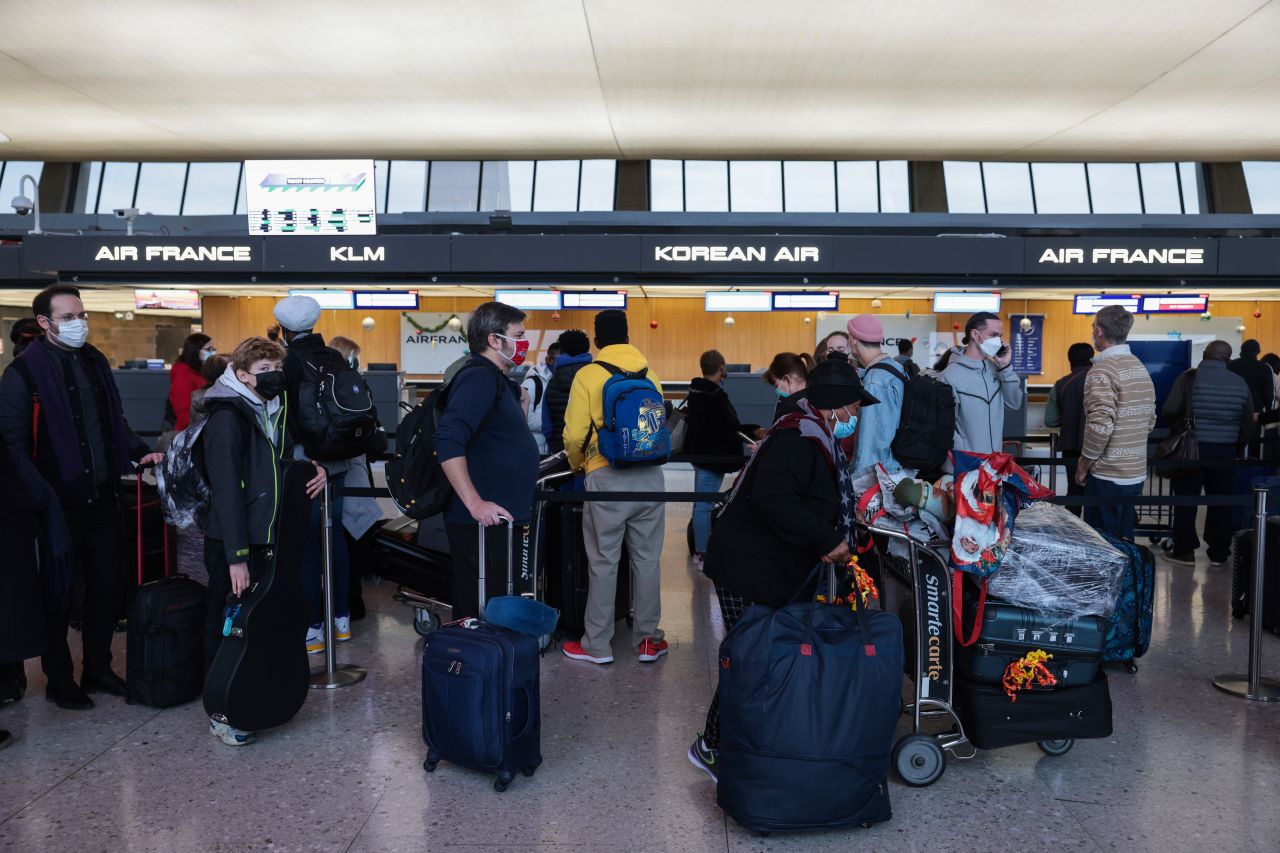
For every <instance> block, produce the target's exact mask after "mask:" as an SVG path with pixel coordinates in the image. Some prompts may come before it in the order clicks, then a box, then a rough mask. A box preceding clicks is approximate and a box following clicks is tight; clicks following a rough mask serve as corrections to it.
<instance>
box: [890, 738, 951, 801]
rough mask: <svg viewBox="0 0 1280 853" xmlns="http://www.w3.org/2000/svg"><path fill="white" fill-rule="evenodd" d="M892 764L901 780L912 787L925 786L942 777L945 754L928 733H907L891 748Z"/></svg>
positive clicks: (945, 760)
mask: <svg viewBox="0 0 1280 853" xmlns="http://www.w3.org/2000/svg"><path fill="white" fill-rule="evenodd" d="M893 766H894V767H896V768H898V775H899V776H901V777H902V781H903V782H906V783H907V784H908V785H910V786H911V787H913V788H925V787H928V786H929V785H932V784H933V783H934V782H937V781H938V780H939V779H941V778H942V771H944V770H946V769H947V756H946V755H945V754H944V753H943V751H942V747H940V746H938V742H937V741H936V740H934V739H933V738H931V737H929V736H928V735H907V736H906V737H904V738H903V739H902V740H900V741H898V745H897V746H895V747H894V748H893Z"/></svg>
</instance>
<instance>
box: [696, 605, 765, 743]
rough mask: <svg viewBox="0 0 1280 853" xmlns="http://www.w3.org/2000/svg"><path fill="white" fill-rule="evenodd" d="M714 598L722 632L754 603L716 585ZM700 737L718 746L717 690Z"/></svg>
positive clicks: (718, 702) (731, 626) (726, 631)
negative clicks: (717, 607) (722, 627)
mask: <svg viewBox="0 0 1280 853" xmlns="http://www.w3.org/2000/svg"><path fill="white" fill-rule="evenodd" d="M716 598H717V599H719V600H720V616H721V617H722V618H723V619H724V632H725V633H726V634H728V633H729V632H730V631H732V630H733V626H734V625H737V624H738V620H739V619H741V618H742V614H743V613H745V612H746V611H747V608H748V607H750V606H751V605H752V604H753V603H754V602H751V601H747V600H746V599H745V598H742V597H741V596H738V595H734V594H733V593H731V592H729V591H728V590H726V589H725V588H724V587H721V586H717V587H716ZM702 739H703V741H705V742H706V744H707V746H708V747H710V748H711V749H717V748H719V746H720V691H719V690H717V691H716V695H715V697H714V698H712V700H711V707H710V708H708V709H707V723H706V726H705V727H704V728H703V730H702Z"/></svg>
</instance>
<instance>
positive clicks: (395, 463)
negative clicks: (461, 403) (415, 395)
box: [387, 362, 506, 518]
mask: <svg viewBox="0 0 1280 853" xmlns="http://www.w3.org/2000/svg"><path fill="white" fill-rule="evenodd" d="M482 366H483V365H479V364H476V363H475V362H471V363H469V364H466V365H464V366H463V367H462V369H461V370H459V371H458V372H457V373H455V374H454V375H453V379H452V380H450V382H449V383H448V384H445V385H441V386H440V387H439V388H437V389H435V390H434V391H432V392H431V393H430V394H428V395H427V398H426V399H425V400H423V401H422V402H421V403H419V404H418V405H416V406H414V407H413V408H412V409H409V413H408V414H406V415H405V416H404V419H403V420H401V421H400V426H399V427H397V428H396V455H395V458H394V459H390V460H388V461H387V490H388V491H389V492H391V499H392V500H393V501H395V504H396V507H397V508H398V509H399V510H400V512H402V513H404V514H405V515H407V516H408V517H409V518H429V517H430V516H433V515H439V514H440V513H441V512H444V509H445V507H446V506H448V504H449V498H450V497H452V496H453V486H452V485H450V483H449V478H448V477H446V476H445V473H444V469H442V468H441V467H440V459H439V458H438V457H437V456H436V448H435V434H436V427H437V425H439V423H440V416H441V415H442V414H444V410H445V406H446V405H448V396H449V388H450V387H452V385H453V382H454V381H456V380H457V378H458V376H460V375H461V374H462V373H463V371H466V370H469V369H471V368H473V367H482ZM505 382H506V380H505V379H504V378H503V377H502V376H501V375H499V376H498V382H497V392H496V394H495V396H494V399H493V405H494V407H497V405H498V403H499V402H501V400H502V393H503V391H504V390H505V389H504V388H503V385H504V383H505ZM401 405H406V404H403V403H402V404H401ZM406 407H407V406H406Z"/></svg>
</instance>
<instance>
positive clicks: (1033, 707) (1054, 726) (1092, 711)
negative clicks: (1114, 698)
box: [955, 672, 1111, 749]
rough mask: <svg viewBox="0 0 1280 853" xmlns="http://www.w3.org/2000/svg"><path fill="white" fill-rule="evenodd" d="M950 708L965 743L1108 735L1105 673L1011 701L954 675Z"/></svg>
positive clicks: (1026, 693)
mask: <svg viewBox="0 0 1280 853" xmlns="http://www.w3.org/2000/svg"><path fill="white" fill-rule="evenodd" d="M955 683H956V693H955V704H956V709H957V711H958V712H959V714H960V721H961V723H963V724H964V733H965V735H966V736H967V737H968V738H969V741H970V743H972V744H973V745H974V746H976V747H978V748H979V749H998V748H999V747H1002V746H1013V745H1015V744H1019V743H1046V742H1049V743H1051V742H1053V741H1067V740H1076V739H1081V738H1102V737H1110V736H1111V691H1110V688H1109V687H1108V684H1107V674H1106V673H1105V672H1100V673H1098V678H1097V679H1096V680H1095V681H1093V682H1091V683H1089V684H1086V685H1084V686H1082V687H1073V688H1071V689H1069V690H1044V691H1038V690H1027V691H1021V692H1019V693H1018V694H1017V701H1011V700H1010V699H1009V696H1008V695H1007V694H1006V693H1005V692H1004V689H1003V688H1002V687H996V686H993V685H990V684H980V683H978V682H976V681H971V680H969V679H967V678H965V677H964V676H963V675H959V674H957V676H956V682H955Z"/></svg>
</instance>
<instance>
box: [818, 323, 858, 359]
mask: <svg viewBox="0 0 1280 853" xmlns="http://www.w3.org/2000/svg"><path fill="white" fill-rule="evenodd" d="M852 352H853V350H852V349H851V348H850V346H849V336H848V335H846V334H845V333H844V332H839V331H837V332H832V333H831V334H829V335H827V336H826V337H825V338H823V339H822V340H821V341H819V342H818V348H817V349H815V350H814V351H813V360H814V362H815V363H819V364H820V363H822V362H824V361H826V360H827V359H829V358H842V359H844V360H845V361H848V360H849V356H850V355H851V354H852Z"/></svg>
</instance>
